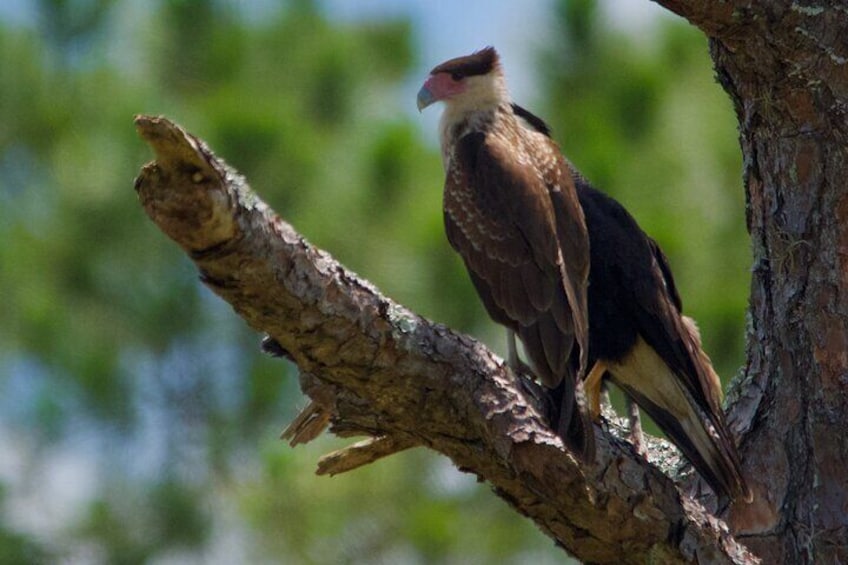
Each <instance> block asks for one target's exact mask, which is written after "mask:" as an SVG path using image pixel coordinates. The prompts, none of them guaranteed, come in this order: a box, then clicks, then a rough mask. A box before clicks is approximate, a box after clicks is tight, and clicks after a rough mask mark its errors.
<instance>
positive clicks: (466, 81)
mask: <svg viewBox="0 0 848 565" xmlns="http://www.w3.org/2000/svg"><path fill="white" fill-rule="evenodd" d="M508 101H509V94H508V93H507V89H506V81H505V80H504V75H503V70H502V69H501V63H500V57H498V52H497V51H495V48H494V47H486V48H485V49H481V50H480V51H475V52H474V53H472V54H471V55H466V56H464V57H457V58H455V59H451V60H449V61H445V62H444V63H442V64H441V65H438V66H437V67H435V68H434V69H433V70H432V71H430V76H429V77H427V80H426V81H425V82H424V86H422V87H421V90H419V91H418V110H419V111H420V110H423V109H424V108H426V107H427V106H429V105H431V104H433V103H435V102H444V103H445V105H446V107H447V109H448V111H450V112H451V113H454V112H456V113H465V112H474V111H485V110H491V109H494V108H497V107H498V106H499V105H501V104H503V103H504V102H508Z"/></svg>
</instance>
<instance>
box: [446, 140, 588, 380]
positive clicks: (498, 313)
mask: <svg viewBox="0 0 848 565" xmlns="http://www.w3.org/2000/svg"><path fill="white" fill-rule="evenodd" d="M455 151H456V153H455V159H454V160H453V163H454V166H452V167H451V169H450V170H449V171H448V177H447V181H446V185H445V202H444V206H445V226H446V230H447V235H448V240H449V241H450V243H451V245H452V246H453V247H454V249H456V250H457V252H459V254H460V255H461V256H462V258H463V260H464V261H465V264H466V267H467V268H468V270H469V272H470V273H471V275H472V280H474V283H475V286H476V287H477V289H478V291H481V292H480V294H481V298H482V299H483V301H484V305H485V306H486V309H487V310H488V312H489V314H490V315H491V316H492V317H493V318H494V319H495V320H496V321H498V322H500V323H502V324H504V325H506V326H508V327H510V328H511V329H513V330H515V331H516V332H517V333H518V334H519V336H520V337H522V341H524V343H525V346H528V345H529V344H528V341H529V342H530V343H531V344H532V343H533V342H538V343H539V346H540V350H539V351H534V352H529V351H528V354H529V355H530V356H531V361H532V362H533V364H534V365H536V367H535V368H536V369H538V371H539V373H540V374H539V376H540V377H541V378H542V379H543V380H544V381H545V384H546V385H547V386H549V387H550V388H553V387H555V386H556V385H557V384H558V383H559V381H560V380H561V379H562V378H563V376H564V375H565V374H566V373H567V372H568V357H569V354H570V352H571V349H572V347H573V343H574V339H575V323H574V315H573V313H572V308H571V305H570V303H569V299H568V296H567V293H566V285H565V284H564V272H565V271H564V269H565V266H564V265H563V258H562V253H561V252H560V245H559V241H558V237H557V227H556V212H555V211H554V207H553V205H552V202H551V197H550V194H549V189H548V186H547V185H546V183H545V182H544V181H543V180H542V179H541V178H540V177H539V176H538V175H537V172H536V169H535V168H532V167H528V166H522V165H520V164H519V163H517V162H516V161H515V160H514V159H513V157H512V154H511V151H510V150H509V148H508V147H506V144H505V143H503V142H500V141H499V140H498V139H497V138H495V137H494V136H488V137H487V136H486V135H485V134H484V133H481V132H476V133H471V134H468V135H465V136H463V137H462V138H461V139H459V140H458V142H457V146H456V148H455ZM582 316H583V317H585V309H584V310H582ZM582 323H583V322H581V324H582ZM525 338H528V339H525Z"/></svg>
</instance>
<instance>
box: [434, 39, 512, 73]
mask: <svg viewBox="0 0 848 565" xmlns="http://www.w3.org/2000/svg"><path fill="white" fill-rule="evenodd" d="M499 63H500V57H498V52H497V51H495V48H494V47H491V46H490V47H486V48H484V49H481V50H479V51H475V52H474V53H472V54H471V55H465V56H463V57H456V58H455V59H451V60H449V61H445V62H444V63H442V64H441V65H438V66H437V67H435V68H434V69H433V70H432V71H430V74H431V75H434V74H436V73H450V74H452V75H459V76H460V77H467V76H475V75H486V74H489V73H490V72H492V69H494V68H495V67H496V66H498V64H499Z"/></svg>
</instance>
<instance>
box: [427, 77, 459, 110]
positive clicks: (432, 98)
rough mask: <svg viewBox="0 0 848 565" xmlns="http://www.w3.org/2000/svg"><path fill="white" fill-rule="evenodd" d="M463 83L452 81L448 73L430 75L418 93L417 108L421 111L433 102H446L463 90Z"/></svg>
mask: <svg viewBox="0 0 848 565" xmlns="http://www.w3.org/2000/svg"><path fill="white" fill-rule="evenodd" d="M465 86H466V85H465V81H464V80H462V79H461V78H460V79H459V80H454V78H453V77H452V76H451V75H450V73H436V74H434V75H430V76H429V77H428V78H427V80H426V81H424V86H422V87H421V90H419V91H418V108H419V109H423V108H425V107H427V106H429V105H430V104H432V103H434V102H438V101H440V100H446V99H448V98H450V97H452V96H456V95H457V94H460V93H461V92H463V91H464V90H465Z"/></svg>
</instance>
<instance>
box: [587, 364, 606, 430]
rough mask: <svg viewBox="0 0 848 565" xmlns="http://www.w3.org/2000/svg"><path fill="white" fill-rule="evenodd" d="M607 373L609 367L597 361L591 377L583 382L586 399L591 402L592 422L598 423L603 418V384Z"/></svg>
mask: <svg viewBox="0 0 848 565" xmlns="http://www.w3.org/2000/svg"><path fill="white" fill-rule="evenodd" d="M606 372H607V366H606V365H605V364H604V362H603V361H595V365H594V366H593V367H592V370H591V371H589V375H588V376H587V377H586V379H585V380H584V381H583V387H584V388H585V390H586V399H587V400H588V402H589V414H591V416H592V420H593V421H594V422H597V421H598V419H599V418H600V417H601V383H602V382H603V380H604V373H606Z"/></svg>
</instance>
